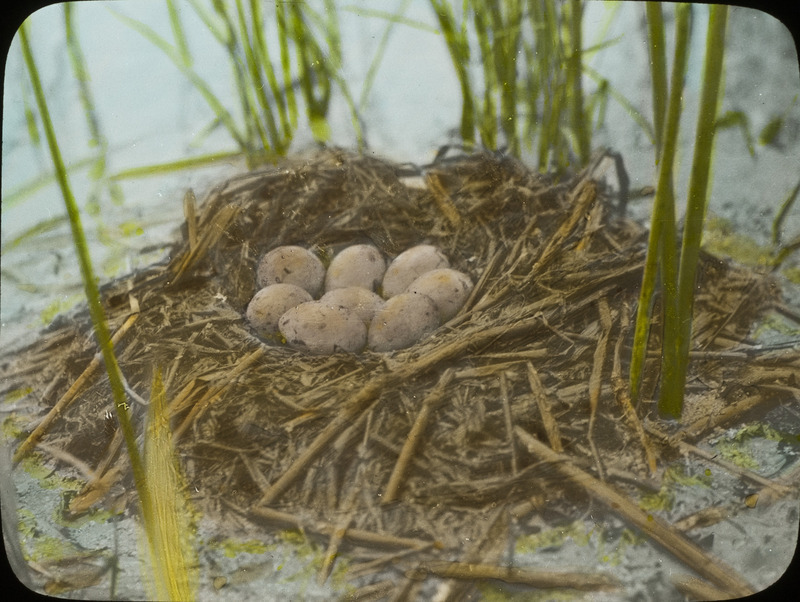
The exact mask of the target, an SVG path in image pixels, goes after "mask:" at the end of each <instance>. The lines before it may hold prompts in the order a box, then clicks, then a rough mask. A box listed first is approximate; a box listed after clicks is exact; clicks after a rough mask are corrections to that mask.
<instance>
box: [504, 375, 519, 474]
mask: <svg viewBox="0 0 800 602" xmlns="http://www.w3.org/2000/svg"><path fill="white" fill-rule="evenodd" d="M500 397H501V399H502V401H503V421H504V422H505V427H506V437H507V438H508V448H509V451H510V452H511V474H512V475H513V476H517V474H518V473H519V462H518V460H517V446H516V443H515V442H516V439H514V418H513V416H512V415H511V403H510V401H509V399H508V377H507V376H506V373H505V370H504V371H503V372H501V373H500Z"/></svg>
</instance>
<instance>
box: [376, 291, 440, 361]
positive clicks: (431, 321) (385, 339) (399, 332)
mask: <svg viewBox="0 0 800 602" xmlns="http://www.w3.org/2000/svg"><path fill="white" fill-rule="evenodd" d="M439 323H440V322H439V310H438V309H437V308H436V304H435V303H434V302H433V300H432V299H431V298H430V297H428V296H426V295H419V294H416V293H401V294H399V295H395V296H394V297H392V298H391V299H389V300H388V301H387V302H386V304H385V305H384V306H383V309H381V310H380V311H379V312H378V313H376V314H375V317H374V318H372V322H370V325H369V334H368V341H367V342H368V346H369V348H370V349H371V350H373V351H393V350H395V349H404V348H405V347H410V346H411V345H413V344H414V343H416V342H417V341H419V340H420V339H422V338H423V337H425V336H427V335H428V334H430V333H431V332H433V331H434V330H435V329H436V328H437V327H438V326H439Z"/></svg>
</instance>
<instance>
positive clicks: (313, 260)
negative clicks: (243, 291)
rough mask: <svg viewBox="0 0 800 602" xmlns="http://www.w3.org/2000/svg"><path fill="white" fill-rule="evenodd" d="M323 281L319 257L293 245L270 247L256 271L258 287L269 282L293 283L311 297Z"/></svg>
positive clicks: (323, 271) (322, 269)
mask: <svg viewBox="0 0 800 602" xmlns="http://www.w3.org/2000/svg"><path fill="white" fill-rule="evenodd" d="M324 281H325V266H324V265H322V262H321V261H320V260H319V257H317V256H316V255H314V253H312V252H311V251H309V250H308V249H304V248H303V247H298V246H294V245H287V246H282V247H277V248H275V249H272V250H271V251H270V252H268V253H267V254H266V255H264V257H263V258H262V259H261V261H260V262H259V264H258V270H257V272H256V283H257V284H258V287H259V288H264V287H265V286H269V285H270V284H294V285H297V286H299V287H301V288H304V289H305V290H307V291H308V292H309V294H310V295H311V296H312V297H316V296H317V295H318V294H319V293H320V291H321V290H322V285H323V283H324Z"/></svg>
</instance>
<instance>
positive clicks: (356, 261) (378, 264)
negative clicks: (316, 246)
mask: <svg viewBox="0 0 800 602" xmlns="http://www.w3.org/2000/svg"><path fill="white" fill-rule="evenodd" d="M384 272H386V260H385V259H384V258H383V255H382V254H381V252H380V251H379V250H378V248H377V247H375V246H373V245H352V246H350V247H347V248H345V249H342V251H340V252H339V253H338V254H337V255H336V256H335V257H334V258H333V260H332V261H331V264H330V265H329V266H328V272H327V273H326V274H325V290H326V291H332V290H334V289H337V288H345V287H348V286H357V287H361V288H365V289H368V290H371V291H374V290H375V288H376V287H377V286H378V285H379V284H380V283H381V280H382V279H383V274H384Z"/></svg>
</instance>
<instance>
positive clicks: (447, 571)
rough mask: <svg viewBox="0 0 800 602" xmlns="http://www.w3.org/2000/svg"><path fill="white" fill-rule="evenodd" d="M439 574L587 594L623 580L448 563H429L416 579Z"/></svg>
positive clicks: (609, 587)
mask: <svg viewBox="0 0 800 602" xmlns="http://www.w3.org/2000/svg"><path fill="white" fill-rule="evenodd" d="M425 575H435V576H437V577H445V578H448V579H467V580H470V581H474V580H477V579H497V580H500V581H504V582H506V583H514V584H520V585H527V586H529V587H535V588H537V589H577V590H583V591H596V590H614V589H618V588H619V587H620V583H619V581H617V580H616V579H614V578H613V577H611V576H610V575H603V574H602V573H580V572H569V571H544V570H538V569H523V568H516V567H506V566H497V565H492V564H479V563H467V562H448V561H444V560H440V561H430V562H425V563H423V564H421V565H420V566H419V568H418V569H417V570H416V574H415V578H422V577H424V576H425Z"/></svg>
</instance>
